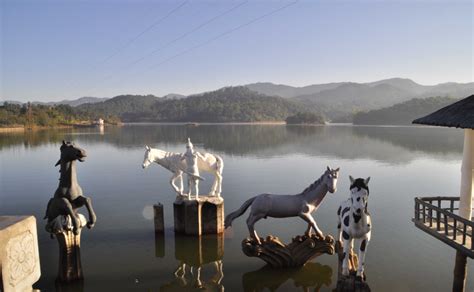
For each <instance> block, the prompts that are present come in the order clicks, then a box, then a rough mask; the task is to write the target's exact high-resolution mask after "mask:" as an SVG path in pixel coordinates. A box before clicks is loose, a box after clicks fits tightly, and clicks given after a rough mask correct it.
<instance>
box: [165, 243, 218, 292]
mask: <svg viewBox="0 0 474 292" xmlns="http://www.w3.org/2000/svg"><path fill="white" fill-rule="evenodd" d="M223 257H224V236H223V235H222V234H220V235H208V236H203V237H197V238H196V237H193V238H191V237H183V236H182V235H178V234H175V258H176V260H178V261H179V264H178V267H177V269H176V270H175V272H174V279H173V280H172V281H170V282H168V283H167V284H165V285H163V286H161V287H160V291H170V292H171V291H219V292H220V291H222V292H223V291H224V285H223V284H222V279H223V278H224V271H223V268H222V266H223V261H222V258H223ZM203 269H204V271H205V274H206V276H203V277H201V271H202V270H203ZM211 275H212V276H211Z"/></svg>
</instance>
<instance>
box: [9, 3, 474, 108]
mask: <svg viewBox="0 0 474 292" xmlns="http://www.w3.org/2000/svg"><path fill="white" fill-rule="evenodd" d="M292 2H294V0H286V1H283V0H274V1H258V0H249V1H247V2H246V1H243V0H242V1H223V0H220V1H217V0H216V1H199V0H190V1H187V2H186V1H184V0H178V1H132V0H129V1H112V0H94V1H92V0H90V1H59V0H58V1H43V0H31V1H23V0H1V5H2V6H1V74H2V75H1V82H2V84H1V86H2V87H1V98H2V99H8V100H11V99H14V100H20V101H27V100H44V101H47V100H61V99H73V98H77V97H80V96H100V97H112V96H115V95H118V94H125V93H132V94H155V95H159V96H160V95H164V94H167V93H170V92H175V93H182V94H190V93H197V92H202V91H208V90H213V89H217V88H219V87H222V86H228V85H239V84H246V83H253V82H259V81H269V82H274V83H283V84H289V85H296V86H303V85H308V84H314V83H325V82H337V81H355V82H366V81H374V80H378V79H383V78H391V77H405V78H411V79H413V80H414V81H416V82H418V83H421V84H436V83H441V82H448V81H455V82H472V81H473V66H474V65H473V33H474V32H473V1H302V0H301V1H298V2H296V3H295V4H293V5H289V6H288V7H286V8H283V9H281V10H279V11H276V12H274V13H273V14H272V11H275V10H278V9H279V8H280V7H284V6H286V5H288V4H291V3H292ZM239 3H240V4H241V5H240V4H239ZM232 9H233V10H232ZM229 10H231V11H229ZM226 12H227V13H226ZM221 14H223V15H222V16H221V17H218V18H216V19H214V18H215V17H216V16H218V15H221ZM166 15H169V16H168V17H167V18H165V19H162V18H163V17H165V16H166ZM265 15H266V16H265ZM262 17H263V18H262ZM160 19H162V20H161V21H160ZM212 19H214V20H212ZM254 20H255V21H254ZM154 23H155V25H154V26H153V24H154ZM202 24H205V25H202ZM219 36H220V37H219ZM176 39H178V40H176ZM173 40H176V41H174V42H172V41H173ZM154 50H157V51H156V52H155V53H154V54H151V52H152V51H154ZM134 62H135V63H134Z"/></svg>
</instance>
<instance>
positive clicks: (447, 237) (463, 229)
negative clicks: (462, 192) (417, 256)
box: [413, 197, 474, 258]
mask: <svg viewBox="0 0 474 292" xmlns="http://www.w3.org/2000/svg"><path fill="white" fill-rule="evenodd" d="M457 210H459V197H424V198H415V218H413V222H414V223H415V225H416V226H417V227H418V228H420V229H422V230H424V231H425V232H427V233H429V234H431V235H433V236H434V237H436V238H438V239H440V240H442V241H443V242H445V243H447V244H449V245H450V246H452V247H454V248H456V249H457V250H459V251H461V252H463V253H464V254H465V255H466V256H469V257H471V258H474V240H473V232H474V222H473V221H471V220H468V219H466V218H463V217H461V216H459V215H457V214H454V211H457Z"/></svg>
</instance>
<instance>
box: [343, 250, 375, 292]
mask: <svg viewBox="0 0 474 292" xmlns="http://www.w3.org/2000/svg"><path fill="white" fill-rule="evenodd" d="M336 250H337V256H338V263H339V264H338V273H337V286H336V290H335V291H336V292H352V291H356V292H370V287H369V285H368V284H367V282H366V277H365V272H364V278H363V279H362V278H361V277H357V266H358V263H359V259H358V258H357V255H356V254H354V253H353V252H351V253H350V254H349V275H348V276H344V275H342V260H343V251H342V246H341V244H340V242H337V243H336Z"/></svg>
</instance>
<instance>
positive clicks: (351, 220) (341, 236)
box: [337, 176, 372, 291]
mask: <svg viewBox="0 0 474 292" xmlns="http://www.w3.org/2000/svg"><path fill="white" fill-rule="evenodd" d="M349 179H350V183H351V185H350V192H351V193H350V198H349V199H347V200H345V201H344V202H342V203H341V205H340V206H339V209H338V210H337V215H338V225H337V228H338V244H337V245H338V253H339V260H340V263H339V265H340V273H341V274H342V275H341V277H340V279H339V280H338V291H351V290H352V289H353V287H352V286H351V287H347V284H348V283H352V284H354V283H355V284H356V285H359V286H360V287H359V288H360V289H359V290H360V291H370V289H369V288H368V286H367V285H366V283H365V280H366V276H365V272H364V265H365V254H366V252H367V246H368V244H369V241H370V237H371V233H372V222H371V218H370V214H369V212H368V199H369V181H370V177H368V178H366V179H363V178H357V179H354V178H353V177H352V176H349ZM341 240H342V241H341ZM354 241H355V242H356V247H357V248H358V251H357V254H355V253H354V252H353V250H352V249H353V243H354ZM341 245H342V248H341ZM354 274H355V275H354ZM354 276H355V281H352V280H350V279H351V278H352V277H354ZM361 282H363V283H361ZM352 284H351V285H352ZM339 286H341V287H345V288H341V289H339V288H340V287H339ZM362 288H363V289H362ZM359 290H357V291H359Z"/></svg>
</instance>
